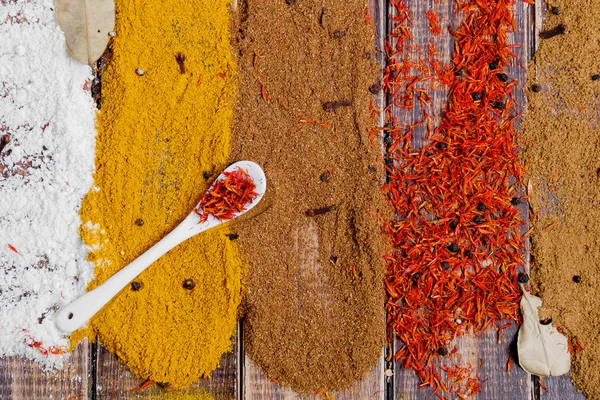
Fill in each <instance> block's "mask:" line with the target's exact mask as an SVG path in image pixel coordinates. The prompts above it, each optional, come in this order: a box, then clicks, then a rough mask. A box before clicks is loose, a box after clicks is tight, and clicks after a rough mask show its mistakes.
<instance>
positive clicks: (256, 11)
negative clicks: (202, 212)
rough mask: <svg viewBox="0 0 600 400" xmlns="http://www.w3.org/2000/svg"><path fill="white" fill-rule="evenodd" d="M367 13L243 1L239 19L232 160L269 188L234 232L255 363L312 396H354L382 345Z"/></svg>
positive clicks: (305, 0)
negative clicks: (259, 169) (244, 271)
mask: <svg viewBox="0 0 600 400" xmlns="http://www.w3.org/2000/svg"><path fill="white" fill-rule="evenodd" d="M365 7H366V4H365V2H364V1H362V0H326V1H323V0H297V1H291V0H288V1H286V0H273V1H264V0H246V1H242V2H240V4H239V6H238V9H237V12H236V19H237V23H236V24H237V25H235V26H234V34H235V39H234V48H235V51H236V52H237V53H236V54H237V55H238V56H239V60H238V63H239V71H238V90H239V99H238V103H237V105H236V107H235V109H234V115H235V117H234V119H235V120H234V128H233V143H232V152H231V157H232V161H234V160H239V159H251V160H254V161H256V162H258V163H259V164H261V165H262V166H263V168H264V169H265V172H266V175H267V179H268V187H269V189H268V191H269V192H268V194H267V198H266V199H265V200H266V202H264V204H263V208H264V212H262V213H261V214H259V215H258V216H257V217H256V218H255V219H254V220H252V222H251V223H246V224H240V225H238V226H237V227H234V228H232V231H234V232H236V233H238V234H239V239H238V240H239V243H240V244H241V246H240V247H241V250H242V252H243V255H244V256H245V258H246V259H247V260H248V261H249V263H250V265H251V266H250V270H249V276H248V280H247V294H246V298H245V313H246V319H245V326H244V329H245V330H244V333H245V338H246V339H245V346H246V352H247V354H248V355H249V356H250V357H251V358H252V359H253V360H254V361H255V362H256V363H257V364H258V365H259V366H260V367H262V369H263V370H264V371H265V373H266V374H267V375H268V376H269V377H271V378H275V379H277V381H278V382H279V383H281V384H283V385H288V386H291V387H292V388H293V389H294V390H296V391H298V392H303V393H309V392H315V391H317V390H320V389H322V388H326V389H327V390H337V389H342V388H345V387H347V386H349V385H351V384H352V383H353V382H354V381H355V380H356V379H359V378H361V377H362V376H363V375H364V374H365V373H366V372H367V371H368V369H369V367H371V366H372V365H373V364H374V363H375V361H376V359H377V358H378V356H379V355H380V353H381V350H382V347H383V344H384V335H385V321H384V315H383V303H384V291H383V286H382V279H383V272H384V263H383V258H382V256H383V254H384V250H385V248H384V246H385V244H384V241H383V237H382V236H381V232H380V227H379V224H378V221H377V215H378V212H379V211H380V210H383V209H384V208H385V204H384V200H383V196H382V194H381V191H380V185H381V183H382V182H383V176H384V171H383V168H382V164H383V163H381V162H377V155H378V153H379V151H380V150H379V149H380V147H379V145H378V144H377V143H375V144H371V143H370V141H369V128H370V127H371V126H372V122H371V119H370V111H369V103H370V100H371V96H372V94H371V93H370V92H369V87H370V86H371V85H373V84H375V83H376V76H377V73H376V67H375V62H374V61H373V56H374V40H373V36H374V35H373V28H372V26H371V25H369V24H367V22H366V18H365V14H366V8H365ZM346 101H348V102H351V105H342V106H340V107H339V108H337V109H335V110H330V109H331V108H332V105H330V104H329V105H328V104H327V103H328V102H346ZM335 107H336V106H335V105H334V106H333V108H335ZM326 109H327V110H326ZM307 121H308V122H307ZM311 121H313V122H311ZM329 206H335V208H334V209H333V210H331V211H329V212H327V213H324V214H320V215H315V216H312V217H311V216H307V215H306V212H307V210H309V209H315V208H322V207H329ZM317 214H318V213H317Z"/></svg>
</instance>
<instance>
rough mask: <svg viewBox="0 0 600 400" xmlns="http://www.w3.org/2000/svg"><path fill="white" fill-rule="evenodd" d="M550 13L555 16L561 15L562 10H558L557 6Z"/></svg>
mask: <svg viewBox="0 0 600 400" xmlns="http://www.w3.org/2000/svg"><path fill="white" fill-rule="evenodd" d="M550 12H551V13H552V14H553V15H560V8H558V7H557V6H554V7H552V8H550Z"/></svg>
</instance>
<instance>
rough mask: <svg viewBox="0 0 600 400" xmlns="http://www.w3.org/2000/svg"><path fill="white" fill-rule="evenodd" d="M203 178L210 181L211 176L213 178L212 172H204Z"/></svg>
mask: <svg viewBox="0 0 600 400" xmlns="http://www.w3.org/2000/svg"><path fill="white" fill-rule="evenodd" d="M202 176H203V177H204V179H206V180H209V179H210V177H211V176H213V173H212V171H204V172H203V173H202Z"/></svg>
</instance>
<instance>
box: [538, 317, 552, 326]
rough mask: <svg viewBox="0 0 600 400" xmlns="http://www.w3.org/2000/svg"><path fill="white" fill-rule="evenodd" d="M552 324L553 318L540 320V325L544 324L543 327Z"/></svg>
mask: <svg viewBox="0 0 600 400" xmlns="http://www.w3.org/2000/svg"><path fill="white" fill-rule="evenodd" d="M551 323H552V318H544V319H540V324H542V325H550V324H551Z"/></svg>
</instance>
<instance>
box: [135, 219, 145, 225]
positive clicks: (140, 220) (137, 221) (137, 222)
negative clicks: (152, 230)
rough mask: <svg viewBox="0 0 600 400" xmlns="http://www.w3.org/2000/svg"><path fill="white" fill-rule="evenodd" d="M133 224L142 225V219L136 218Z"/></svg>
mask: <svg viewBox="0 0 600 400" xmlns="http://www.w3.org/2000/svg"><path fill="white" fill-rule="evenodd" d="M135 224H136V225H137V226H142V225H144V220H143V219H141V218H138V219H136V220H135Z"/></svg>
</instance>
